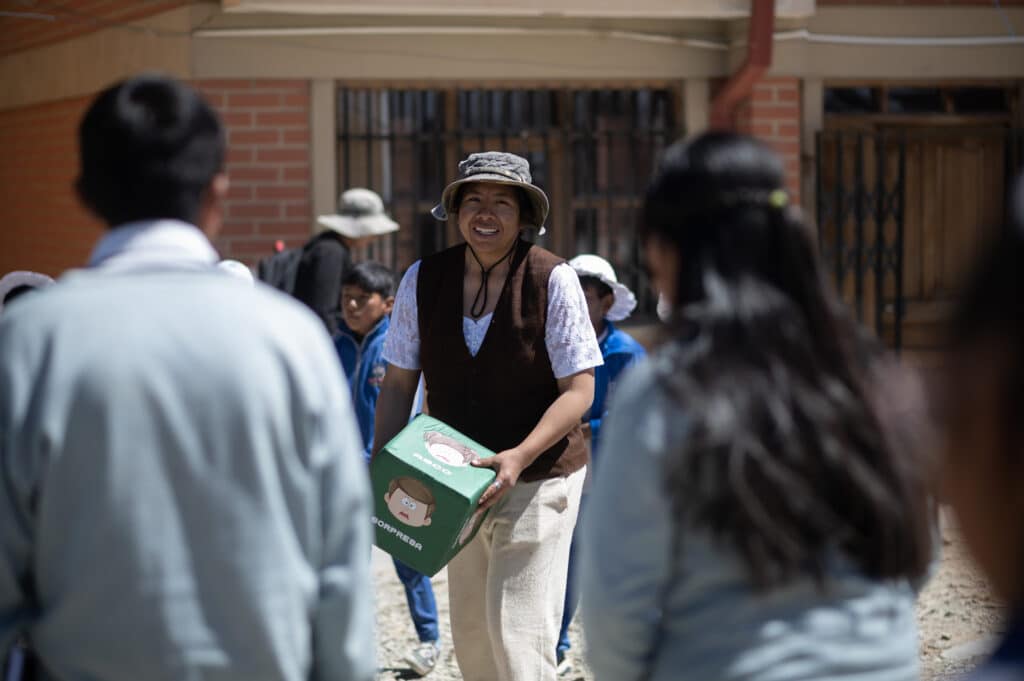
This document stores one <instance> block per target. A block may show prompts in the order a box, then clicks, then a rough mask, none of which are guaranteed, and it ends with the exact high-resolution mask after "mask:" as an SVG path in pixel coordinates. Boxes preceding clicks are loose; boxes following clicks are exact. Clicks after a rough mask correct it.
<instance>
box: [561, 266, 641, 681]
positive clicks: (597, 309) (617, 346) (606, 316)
mask: <svg viewBox="0 0 1024 681" xmlns="http://www.w3.org/2000/svg"><path fill="white" fill-rule="evenodd" d="M569 265H570V266H572V268H573V269H574V270H576V274H577V275H579V278H580V284H581V285H582V286H583V294H584V295H585V296H586V299H587V310H588V311H589V312H590V323H591V324H593V325H594V331H595V332H596V333H597V342H598V345H599V346H600V347H601V355H602V357H603V358H604V365H602V366H599V367H597V368H596V369H594V403H593V404H592V405H591V407H590V413H589V414H587V415H584V417H583V418H584V421H585V424H586V425H589V427H590V428H589V430H590V465H591V467H594V466H595V465H596V464H597V460H598V443H599V441H600V437H601V421H602V420H603V418H604V415H605V412H606V410H607V402H608V396H609V394H610V393H611V391H612V388H613V387H614V386H615V382H616V381H617V380H618V379H619V376H620V375H621V374H622V371H623V370H624V369H626V367H629V366H632V365H634V364H636V363H637V362H639V361H640V360H641V359H643V357H644V356H645V355H646V352H645V351H644V348H643V346H642V345H640V344H639V343H638V342H636V340H635V339H634V338H633V337H632V336H630V335H629V334H628V333H626V332H625V331H623V330H621V329H619V328H616V326H615V325H614V324H612V322H613V321H620V320H623V319H625V318H626V317H628V316H629V315H630V313H632V312H633V309H634V308H635V307H636V296H634V295H633V292H632V291H630V290H629V288H627V287H626V286H625V285H623V284H620V283H619V281H618V278H617V277H616V276H615V270H614V268H612V266H611V263H609V262H608V261H607V260H605V259H604V258H601V257H599V256H596V255H578V256H576V257H575V258H573V259H572V260H570V261H569ZM584 430H586V427H584ZM584 493H585V490H584ZM582 514H583V508H582V505H581V508H580V515H581V517H582ZM578 523H579V521H578V520H577V524H578ZM575 558H576V535H575V533H574V534H573V540H572V547H571V548H570V550H569V578H568V580H567V581H566V589H565V609H564V610H563V612H562V629H561V631H560V632H559V636H558V644H557V647H556V657H557V660H558V673H559V675H560V676H561V675H565V674H567V673H569V672H570V671H571V670H572V667H571V665H570V663H569V661H568V660H567V659H566V657H565V653H566V652H567V651H568V650H569V623H570V622H571V621H572V617H573V614H574V613H575V611H576V600H577V597H578V596H577V591H576V579H575V575H574V572H575V568H574V565H573V564H574V562H575Z"/></svg>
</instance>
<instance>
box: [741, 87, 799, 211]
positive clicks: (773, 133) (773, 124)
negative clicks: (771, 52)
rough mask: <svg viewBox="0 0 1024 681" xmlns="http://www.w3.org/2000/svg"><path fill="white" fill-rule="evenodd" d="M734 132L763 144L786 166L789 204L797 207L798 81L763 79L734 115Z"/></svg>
mask: <svg viewBox="0 0 1024 681" xmlns="http://www.w3.org/2000/svg"><path fill="white" fill-rule="evenodd" d="M736 129H737V130H738V131H739V132H744V133H747V134H750V135H754V136H755V137H757V138H759V139H762V140H764V141H765V142H767V143H768V144H770V145H771V146H772V148H773V149H775V151H776V152H778V154H779V155H780V156H781V157H782V161H783V163H785V165H786V185H787V188H788V189H789V192H790V194H791V201H792V203H794V204H797V205H799V204H800V80H799V79H798V78H765V79H762V80H761V81H759V82H758V83H757V85H755V86H754V91H753V92H752V93H751V96H750V98H749V99H748V100H747V101H746V102H744V103H743V104H741V105H740V107H739V109H738V111H737V112H736Z"/></svg>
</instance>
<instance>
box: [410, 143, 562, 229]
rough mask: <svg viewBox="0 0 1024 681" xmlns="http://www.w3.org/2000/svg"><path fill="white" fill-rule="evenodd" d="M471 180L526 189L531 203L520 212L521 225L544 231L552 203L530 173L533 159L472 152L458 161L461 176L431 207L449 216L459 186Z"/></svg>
mask: <svg viewBox="0 0 1024 681" xmlns="http://www.w3.org/2000/svg"><path fill="white" fill-rule="evenodd" d="M469 182H493V183H496V184H507V185H510V186H513V187H519V188H521V189H522V190H523V191H525V192H526V196H527V198H528V199H529V202H530V206H529V211H526V213H527V214H523V215H520V225H521V226H522V227H523V228H524V229H536V230H537V233H538V234H543V233H544V231H545V230H544V221H545V220H547V219H548V211H549V210H550V204H549V202H548V196H547V194H545V193H544V191H543V190H542V189H541V188H540V187H538V186H537V185H535V184H533V177H532V176H531V175H530V162H529V161H527V160H526V159H525V158H523V157H522V156H516V155H515V154H510V153H508V152H505V151H484V152H480V153H476V154H470V155H469V157H468V158H466V160H464V161H462V162H461V163H459V179H457V180H455V181H454V182H452V183H451V184H449V185H448V186H447V187H445V188H444V191H443V192H442V193H441V203H439V204H438V205H436V206H434V209H433V210H432V211H430V214H431V215H433V216H434V217H435V218H437V219H438V220H447V219H448V216H449V215H451V214H452V213H455V212H456V211H457V209H458V206H456V205H455V198H456V195H457V194H458V192H457V190H458V188H459V187H461V186H462V185H464V184H467V183H469Z"/></svg>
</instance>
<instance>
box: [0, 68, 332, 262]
mask: <svg viewBox="0 0 1024 681" xmlns="http://www.w3.org/2000/svg"><path fill="white" fill-rule="evenodd" d="M197 85H198V86H199V88H200V90H202V91H203V93H204V95H205V96H206V97H207V99H208V100H209V101H210V103H211V104H212V105H213V106H214V107H215V108H217V110H218V111H220V113H221V115H222V117H223V119H224V123H225V127H226V128H227V135H228V161H227V170H228V173H229V174H230V176H231V180H232V184H231V192H230V194H229V197H228V202H227V205H226V207H225V217H226V221H225V225H224V229H223V231H222V233H221V235H220V236H219V238H218V239H217V240H216V241H215V243H214V245H215V246H216V247H217V249H218V250H219V251H220V253H221V255H222V256H223V257H226V258H238V259H239V260H242V261H244V262H246V263H249V264H252V263H254V262H255V261H256V260H258V259H259V257H261V256H263V255H267V254H269V253H270V252H271V251H272V248H273V244H274V241H275V240H277V239H282V240H284V241H285V242H286V244H287V245H288V246H293V245H297V244H300V243H302V242H303V241H305V240H306V239H308V238H309V235H310V229H311V225H312V207H311V201H310V183H309V180H310V149H309V83H308V81H301V80H297V81H249V80H239V81H202V82H200V83H198V84H197ZM91 100H92V97H85V98H80V99H74V100H67V101H60V102H48V103H46V104H41V105H37V106H31V107H25V108H22V109H15V110H11V111H0V149H3V150H4V153H3V154H0V275H2V274H4V273H6V272H8V271H10V270H15V269H31V270H37V271H40V272H45V273H47V274H50V275H54V276H55V275H58V274H60V273H61V272H63V271H64V270H66V269H68V268H71V267H79V266H81V265H82V264H84V263H85V261H86V259H87V258H88V255H89V252H90V250H91V249H92V246H93V244H94V243H95V242H96V240H97V239H98V238H99V237H100V236H102V234H103V226H102V225H101V224H100V223H99V221H97V220H96V219H94V218H93V217H92V216H90V215H89V214H88V213H87V212H86V211H85V209H84V208H82V206H81V205H80V204H79V203H78V200H77V197H76V196H75V194H74V190H73V187H72V183H73V182H74V179H75V177H76V175H77V174H78V150H77V139H76V135H77V129H78V122H79V120H80V118H81V116H82V114H83V113H84V111H85V108H86V107H87V106H88V104H89V102H90V101H91Z"/></svg>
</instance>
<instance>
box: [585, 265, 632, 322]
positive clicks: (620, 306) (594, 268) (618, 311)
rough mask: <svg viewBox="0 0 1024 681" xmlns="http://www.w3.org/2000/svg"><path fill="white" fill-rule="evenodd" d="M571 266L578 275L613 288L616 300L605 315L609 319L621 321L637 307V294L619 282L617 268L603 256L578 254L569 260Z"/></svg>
mask: <svg viewBox="0 0 1024 681" xmlns="http://www.w3.org/2000/svg"><path fill="white" fill-rule="evenodd" d="M569 266H570V267H572V268H573V269H574V270H576V274H577V275H579V276H581V277H594V278H595V279H598V280H600V281H601V283H603V284H605V285H606V286H608V288H610V289H611V290H612V295H613V296H614V298H615V302H613V303H612V307H611V309H610V310H608V314H606V315H605V317H606V318H607V319H608V321H612V322H618V321H621V320H623V319H625V318H626V317H628V316H629V315H630V314H632V312H633V310H635V309H636V296H635V295H633V292H632V291H630V290H629V287H627V286H626V285H625V284H620V283H619V278H618V277H616V276H615V268H614V267H612V264H611V263H610V262H608V261H607V260H605V259H604V258H602V257H601V256H599V255H591V254H589V253H588V254H586V255H577V256H576V257H575V258H573V259H572V260H570V261H569Z"/></svg>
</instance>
